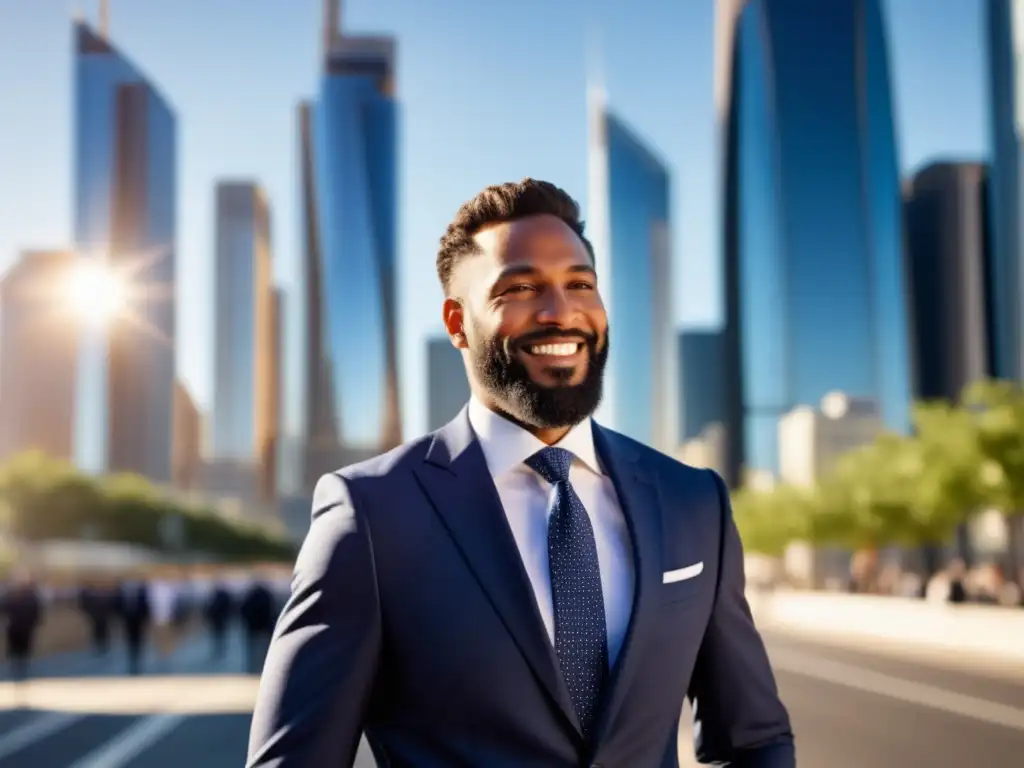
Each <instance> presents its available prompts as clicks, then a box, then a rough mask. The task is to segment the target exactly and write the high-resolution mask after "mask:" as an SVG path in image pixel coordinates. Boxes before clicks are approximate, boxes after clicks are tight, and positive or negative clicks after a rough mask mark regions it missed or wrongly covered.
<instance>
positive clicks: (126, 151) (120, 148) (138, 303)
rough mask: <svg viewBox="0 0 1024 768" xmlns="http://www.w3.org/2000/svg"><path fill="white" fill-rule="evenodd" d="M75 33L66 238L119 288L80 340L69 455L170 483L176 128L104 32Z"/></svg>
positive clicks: (85, 464) (84, 463)
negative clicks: (111, 312)
mask: <svg viewBox="0 0 1024 768" xmlns="http://www.w3.org/2000/svg"><path fill="white" fill-rule="evenodd" d="M73 33H74V46H75V55H74V81H75V90H74V99H75V101H74V126H75V128H74V201H73V209H74V239H75V247H76V249H77V250H78V252H79V254H80V256H81V258H83V259H91V260H95V261H97V262H102V263H105V264H106V265H107V266H109V267H110V268H111V269H113V270H115V271H116V272H117V273H118V274H119V275H120V276H121V278H122V279H124V280H125V281H126V282H127V283H128V286H127V294H128V296H129V299H130V301H129V305H128V306H127V307H125V310H124V312H122V313H121V314H120V315H119V316H117V317H115V318H112V320H111V322H110V323H109V324H108V325H107V326H105V327H103V328H94V329H92V330H91V331H90V332H89V333H88V336H87V338H85V339H84V340H83V343H82V347H81V352H80V357H79V375H78V380H77V392H76V411H75V417H76V419H75V434H74V442H75V446H74V452H75V458H76V461H77V462H78V464H79V465H80V466H81V467H82V468H83V469H85V470H87V471H92V472H106V471H131V472H138V473H140V474H142V475H145V476H147V477H149V478H151V479H153V480H156V481H161V482H169V481H170V480H171V443H172V410H173V408H172V404H173V390H174V375H175V328H174V326H175V303H174V290H175V279H176V269H175V260H176V254H175V216H176V212H175V208H176V203H175V196H176V190H177V185H176V178H177V168H176V166H177V154H176V121H175V117H174V114H173V112H172V110H171V108H170V106H169V105H168V103H167V101H166V100H165V99H164V98H163V97H162V96H161V95H160V93H159V92H158V91H157V90H156V88H155V87H154V86H153V85H152V84H151V83H150V82H149V80H147V79H146V78H145V77H144V76H143V75H142V74H141V73H140V71H139V70H138V69H137V68H136V67H135V65H134V64H132V63H131V62H130V61H129V60H128V59H127V58H126V57H125V56H124V55H123V54H122V53H121V52H119V51H118V50H117V49H116V48H115V47H114V46H113V45H112V44H111V42H110V41H109V40H108V39H107V38H106V36H105V35H103V34H100V33H97V32H95V31H94V30H92V29H91V28H90V27H89V26H88V25H87V24H86V23H84V22H76V23H75V24H74V27H73Z"/></svg>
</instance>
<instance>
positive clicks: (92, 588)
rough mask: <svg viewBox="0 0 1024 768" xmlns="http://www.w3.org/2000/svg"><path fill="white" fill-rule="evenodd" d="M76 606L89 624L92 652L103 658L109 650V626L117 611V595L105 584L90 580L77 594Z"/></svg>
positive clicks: (97, 580)
mask: <svg viewBox="0 0 1024 768" xmlns="http://www.w3.org/2000/svg"><path fill="white" fill-rule="evenodd" d="M78 605H79V607H80V608H81V610H82V613H83V614H84V615H85V619H86V621H87V622H88V624H89V636H90V639H91V641H92V648H93V652H94V653H95V654H96V655H97V656H105V655H106V654H107V652H108V651H109V649H110V625H111V621H112V620H113V618H114V616H115V614H116V611H117V594H116V592H115V590H114V589H112V588H111V586H110V585H109V584H107V583H106V582H103V581H100V580H99V579H92V580H90V581H89V582H88V583H86V584H85V585H84V586H83V587H82V589H81V591H80V592H79V597H78Z"/></svg>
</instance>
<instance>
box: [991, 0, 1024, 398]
mask: <svg viewBox="0 0 1024 768" xmlns="http://www.w3.org/2000/svg"><path fill="white" fill-rule="evenodd" d="M984 16H985V36H986V46H985V49H986V54H987V56H986V65H987V66H986V68H987V74H988V78H987V90H988V134H989V142H990V144H989V152H990V169H989V171H990V180H989V199H990V204H989V207H988V226H989V231H990V236H991V262H992V265H991V270H990V274H989V282H988V290H989V292H990V297H991V298H990V302H991V304H992V320H993V322H992V329H991V331H992V340H991V347H992V354H993V357H992V370H993V373H994V375H995V376H997V377H998V378H1003V379H1017V380H1020V379H1021V378H1024V354H1022V345H1024V302H1022V300H1021V295H1022V293H1021V292H1022V290H1024V270H1021V266H1020V261H1021V252H1022V229H1021V228H1022V227H1024V216H1021V204H1022V202H1024V200H1022V189H1021V162H1022V158H1021V131H1022V129H1024V97H1022V95H1021V92H1020V90H1021V88H1022V87H1024V81H1022V78H1024V2H1021V0H985V5H984Z"/></svg>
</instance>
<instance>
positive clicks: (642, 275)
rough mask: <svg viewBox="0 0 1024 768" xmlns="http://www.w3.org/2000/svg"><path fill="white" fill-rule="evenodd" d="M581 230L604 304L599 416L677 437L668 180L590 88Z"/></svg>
mask: <svg viewBox="0 0 1024 768" xmlns="http://www.w3.org/2000/svg"><path fill="white" fill-rule="evenodd" d="M589 101H590V103H589V110H590V114H589V121H590V135H589V148H588V163H589V169H588V170H589V201H588V202H589V208H590V210H589V215H588V217H587V226H588V233H589V235H590V240H591V242H592V244H593V246H594V256H595V260H596V263H597V271H598V274H599V275H600V280H601V295H602V298H603V299H604V302H605V306H606V308H607V310H608V322H609V326H610V345H611V351H610V355H609V358H608V366H607V368H606V371H605V383H604V399H603V401H602V403H601V406H600V408H599V410H598V417H599V418H600V419H601V420H602V423H604V424H607V425H608V426H609V427H611V428H612V429H615V430H618V431H619V432H622V433H624V434H626V435H628V436H630V437H632V438H634V439H636V440H639V441H641V442H643V443H646V444H648V445H652V446H654V447H655V448H657V449H659V450H662V451H671V450H673V449H674V448H675V447H676V445H675V440H676V436H675V424H676V417H675V409H676V402H675V400H676V396H675V388H674V386H673V385H674V382H675V375H676V364H675V358H676V339H675V332H674V328H673V314H672V253H671V244H670V225H669V210H670V181H669V171H668V168H667V167H666V165H665V162H664V161H663V160H662V159H661V158H660V157H658V156H657V154H656V153H655V152H654V151H653V150H652V149H651V148H650V147H649V145H648V144H647V143H646V142H645V141H644V140H643V139H641V138H640V137H639V136H638V135H637V134H636V132H635V131H634V130H633V129H632V128H631V127H629V126H628V125H626V123H625V122H623V121H622V120H621V119H620V118H619V117H617V116H616V115H615V114H613V113H612V112H611V111H609V109H608V108H607V105H606V103H605V100H604V96H603V94H601V93H600V92H599V91H598V90H596V89H594V90H592V91H591V92H590V93H589Z"/></svg>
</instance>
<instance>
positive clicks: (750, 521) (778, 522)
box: [732, 485, 810, 557]
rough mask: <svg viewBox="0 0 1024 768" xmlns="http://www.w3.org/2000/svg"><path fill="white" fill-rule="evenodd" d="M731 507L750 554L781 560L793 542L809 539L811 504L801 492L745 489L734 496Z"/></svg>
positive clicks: (790, 488)
mask: <svg viewBox="0 0 1024 768" xmlns="http://www.w3.org/2000/svg"><path fill="white" fill-rule="evenodd" d="M732 507H733V518H734V519H735V521H736V527H737V528H738V529H739V531H740V537H741V538H742V539H743V546H744V548H746V549H747V550H749V551H751V552H758V553H760V554H763V555H769V556H772V557H780V556H782V554H783V553H784V552H785V550H786V547H787V546H788V545H789V544H790V543H791V542H793V541H796V540H798V539H803V538H806V535H807V530H808V515H809V511H810V500H809V496H808V494H807V493H805V492H804V491H803V490H801V489H799V488H796V487H794V486H789V485H781V486H776V487H775V488H772V489H770V490H759V489H754V488H749V487H747V488H742V489H740V490H739V491H737V492H736V493H734V494H733V497H732Z"/></svg>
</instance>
